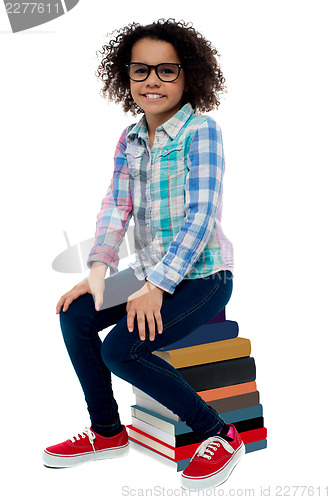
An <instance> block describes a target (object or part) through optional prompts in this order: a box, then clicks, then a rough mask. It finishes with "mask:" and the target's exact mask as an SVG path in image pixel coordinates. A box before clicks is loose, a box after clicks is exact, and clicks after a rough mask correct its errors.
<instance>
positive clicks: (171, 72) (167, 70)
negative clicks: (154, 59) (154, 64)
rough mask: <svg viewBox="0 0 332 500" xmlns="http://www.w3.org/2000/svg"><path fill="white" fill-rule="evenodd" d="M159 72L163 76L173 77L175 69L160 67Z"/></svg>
mask: <svg viewBox="0 0 332 500" xmlns="http://www.w3.org/2000/svg"><path fill="white" fill-rule="evenodd" d="M159 72H160V73H162V74H163V75H174V73H175V69H174V68H173V67H171V66H161V67H160V68H159Z"/></svg>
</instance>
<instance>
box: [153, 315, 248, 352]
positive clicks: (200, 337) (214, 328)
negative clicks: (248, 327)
mask: <svg viewBox="0 0 332 500" xmlns="http://www.w3.org/2000/svg"><path fill="white" fill-rule="evenodd" d="M238 335H239V325H238V324H237V322H236V321H229V320H226V321H223V322H220V323H206V324H205V325H202V326H200V327H199V328H196V330H193V331H192V332H191V333H188V335H187V336H186V337H183V338H182V339H180V340H177V341H176V342H173V343H172V344H168V345H166V346H165V347H163V348H161V349H158V350H159V351H172V350H173V349H182V348H183V347H191V346H194V345H202V344H209V343H210V342H218V341H220V340H228V339H235V338H236V337H237V336H238Z"/></svg>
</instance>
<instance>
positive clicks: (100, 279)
mask: <svg viewBox="0 0 332 500" xmlns="http://www.w3.org/2000/svg"><path fill="white" fill-rule="evenodd" d="M106 269H107V265H106V264H104V263H103V262H94V263H93V264H92V268H91V270H90V275H89V276H88V277H87V278H85V279H84V280H83V281H81V282H80V283H78V284H77V285H75V286H74V288H72V289H71V290H70V291H69V292H67V293H65V295H62V297H61V299H60V300H59V302H58V303H57V306H56V313H57V314H60V311H61V307H62V306H63V309H62V310H63V312H66V311H67V309H68V307H69V306H70V304H71V303H72V302H73V301H74V300H75V299H77V298H78V297H80V296H81V295H85V294H86V293H91V294H92V295H93V296H94V300H95V309H96V311H99V309H100V307H101V306H102V304H103V296H104V290H105V274H106Z"/></svg>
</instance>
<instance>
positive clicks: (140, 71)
mask: <svg viewBox="0 0 332 500" xmlns="http://www.w3.org/2000/svg"><path fill="white" fill-rule="evenodd" d="M147 71H148V70H147V69H146V68H135V69H134V73H135V74H136V75H146V73H147Z"/></svg>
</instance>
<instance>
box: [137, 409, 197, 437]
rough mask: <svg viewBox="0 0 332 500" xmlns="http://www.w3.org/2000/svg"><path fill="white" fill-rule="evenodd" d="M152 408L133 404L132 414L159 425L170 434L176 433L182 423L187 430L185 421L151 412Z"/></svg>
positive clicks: (159, 427)
mask: <svg viewBox="0 0 332 500" xmlns="http://www.w3.org/2000/svg"><path fill="white" fill-rule="evenodd" d="M150 411H151V410H148V409H147V408H144V407H143V408H138V407H137V406H136V405H133V406H132V407H131V414H132V416H133V417H136V418H139V419H140V420H143V421H144V422H147V423H149V424H151V425H153V426H154V427H158V429H161V430H162V431H165V432H168V433H169V434H175V428H176V426H177V425H182V426H184V427H185V430H187V426H186V424H185V423H184V422H176V421H175V420H173V419H170V418H167V417H162V416H161V415H159V414H157V413H154V412H153V414H151V413H150ZM189 430H190V429H189V427H188V432H189Z"/></svg>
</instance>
